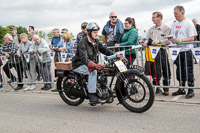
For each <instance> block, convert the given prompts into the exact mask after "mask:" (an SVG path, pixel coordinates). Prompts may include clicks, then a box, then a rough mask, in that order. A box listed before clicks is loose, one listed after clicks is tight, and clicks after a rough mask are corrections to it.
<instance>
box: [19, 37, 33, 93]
mask: <svg viewBox="0 0 200 133" xmlns="http://www.w3.org/2000/svg"><path fill="white" fill-rule="evenodd" d="M20 38H21V43H20V45H19V49H18V51H17V55H18V56H19V57H20V56H22V58H23V62H24V63H23V65H24V67H23V69H24V70H25V71H27V72H26V73H27V76H28V85H27V87H26V88H25V89H24V90H25V91H28V90H33V89H35V83H33V82H35V65H36V62H35V60H33V59H32V58H30V59H31V60H30V63H28V62H26V59H25V57H24V55H23V54H27V53H28V52H29V48H30V46H31V45H32V42H31V41H29V40H28V35H27V34H25V33H22V34H21V35H20ZM29 65H30V67H29ZM29 68H30V69H29Z"/></svg>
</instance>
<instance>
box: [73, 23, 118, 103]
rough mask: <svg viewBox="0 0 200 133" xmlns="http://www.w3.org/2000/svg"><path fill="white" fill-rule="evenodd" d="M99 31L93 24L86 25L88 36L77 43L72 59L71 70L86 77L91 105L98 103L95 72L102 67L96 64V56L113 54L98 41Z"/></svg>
mask: <svg viewBox="0 0 200 133" xmlns="http://www.w3.org/2000/svg"><path fill="white" fill-rule="evenodd" d="M99 29H100V28H99V26H98V25H97V24H96V23H94V22H91V23H89V24H88V25H87V27H86V30H87V33H88V34H87V36H86V37H84V38H83V39H82V40H81V41H80V42H79V45H78V47H77V51H76V55H75V56H74V57H73V58H72V67H73V70H74V71H75V72H78V73H81V74H84V75H88V92H89V95H88V97H89V101H90V103H91V104H92V103H98V102H100V101H99V99H98V97H97V95H96V83H97V70H103V69H104V65H101V64H98V62H99V61H98V56H99V54H100V53H103V54H105V55H107V56H109V55H113V54H114V52H113V51H111V50H109V49H107V48H106V47H104V46H103V44H102V43H100V41H99V40H98V31H99Z"/></svg>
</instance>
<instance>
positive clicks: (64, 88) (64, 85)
mask: <svg viewBox="0 0 200 133" xmlns="http://www.w3.org/2000/svg"><path fill="white" fill-rule="evenodd" d="M74 82H76V81H75V79H74V78H69V77H66V78H65V80H64V81H63V78H58V81H57V90H58V91H59V95H60V97H61V99H62V100H63V101H64V102H65V103H67V104H68V105H71V106H78V105H79V104H81V103H82V102H83V101H84V100H85V98H84V96H82V97H76V96H73V95H71V94H70V90H69V87H70V86H71V85H72V84H73V83H74Z"/></svg>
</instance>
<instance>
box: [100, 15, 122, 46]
mask: <svg viewBox="0 0 200 133" xmlns="http://www.w3.org/2000/svg"><path fill="white" fill-rule="evenodd" d="M109 19H110V20H109V21H108V22H107V23H106V25H105V26H104V28H103V31H102V39H103V42H104V43H105V44H106V45H107V46H115V44H116V43H118V41H119V38H120V36H121V35H122V33H123V32H124V25H123V23H122V22H121V21H120V20H119V19H118V18H117V14H116V13H115V12H111V13H110V16H109Z"/></svg>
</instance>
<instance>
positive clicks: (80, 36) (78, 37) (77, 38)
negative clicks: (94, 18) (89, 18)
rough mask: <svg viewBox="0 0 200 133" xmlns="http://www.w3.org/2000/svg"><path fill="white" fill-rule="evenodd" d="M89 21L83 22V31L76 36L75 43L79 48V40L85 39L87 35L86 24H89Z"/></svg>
mask: <svg viewBox="0 0 200 133" xmlns="http://www.w3.org/2000/svg"><path fill="white" fill-rule="evenodd" d="M87 24H88V23H87V22H83V23H82V24H81V30H82V31H81V32H79V33H78V35H77V37H76V42H75V45H74V47H75V48H77V46H78V44H79V42H80V41H81V39H83V38H84V37H86V36H87V30H86V26H87Z"/></svg>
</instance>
